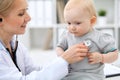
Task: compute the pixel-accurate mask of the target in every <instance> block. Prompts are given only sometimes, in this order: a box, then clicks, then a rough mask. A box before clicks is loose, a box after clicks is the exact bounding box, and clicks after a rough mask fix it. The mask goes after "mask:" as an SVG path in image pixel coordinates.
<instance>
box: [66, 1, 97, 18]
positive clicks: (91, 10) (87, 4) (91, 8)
mask: <svg viewBox="0 0 120 80" xmlns="http://www.w3.org/2000/svg"><path fill="white" fill-rule="evenodd" d="M70 8H81V9H83V10H85V11H87V13H88V14H89V16H90V17H93V16H95V17H96V18H97V11H96V8H95V4H94V0H69V1H68V2H67V4H66V6H65V9H64V10H69V9H70Z"/></svg>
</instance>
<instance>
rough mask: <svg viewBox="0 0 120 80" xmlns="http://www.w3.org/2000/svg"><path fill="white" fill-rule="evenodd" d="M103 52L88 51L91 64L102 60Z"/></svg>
mask: <svg viewBox="0 0 120 80" xmlns="http://www.w3.org/2000/svg"><path fill="white" fill-rule="evenodd" d="M102 56H103V54H101V53H99V52H93V53H88V61H89V63H90V64H96V63H100V62H102V60H103V59H102Z"/></svg>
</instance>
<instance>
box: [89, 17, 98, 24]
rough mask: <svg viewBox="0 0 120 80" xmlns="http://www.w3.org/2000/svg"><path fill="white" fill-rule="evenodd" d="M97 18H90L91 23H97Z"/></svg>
mask: <svg viewBox="0 0 120 80" xmlns="http://www.w3.org/2000/svg"><path fill="white" fill-rule="evenodd" d="M96 20H97V18H96V17H95V16H92V18H91V20H90V22H91V24H92V25H94V24H95V23H96Z"/></svg>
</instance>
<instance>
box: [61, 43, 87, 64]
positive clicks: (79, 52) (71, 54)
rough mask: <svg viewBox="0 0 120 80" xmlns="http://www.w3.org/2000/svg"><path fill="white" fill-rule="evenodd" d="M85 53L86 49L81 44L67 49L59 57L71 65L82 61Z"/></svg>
mask: <svg viewBox="0 0 120 80" xmlns="http://www.w3.org/2000/svg"><path fill="white" fill-rule="evenodd" d="M87 53H88V47H87V46H85V45H84V44H82V43H81V44H76V45H73V46H71V47H69V48H68V49H67V50H66V51H65V52H64V53H63V54H62V55H61V57H63V58H64V59H65V60H66V61H67V62H68V63H70V64H71V63H75V62H78V61H81V60H83V59H84V58H85V57H86V56H87Z"/></svg>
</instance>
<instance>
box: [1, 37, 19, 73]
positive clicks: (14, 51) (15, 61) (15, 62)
mask: <svg viewBox="0 0 120 80" xmlns="http://www.w3.org/2000/svg"><path fill="white" fill-rule="evenodd" d="M0 42H1V44H2V45H3V46H4V47H5V44H4V43H3V41H2V40H1V39H0ZM17 48H18V40H17V35H16V41H15V47H14V48H13V47H12V46H11V52H12V54H13V56H12V55H11V53H10V50H9V49H8V48H6V47H5V49H6V50H7V51H8V53H9V54H10V56H11V58H12V60H13V62H14V64H15V66H16V67H17V69H18V70H19V71H21V70H20V68H19V67H18V65H17V59H16V52H17Z"/></svg>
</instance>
